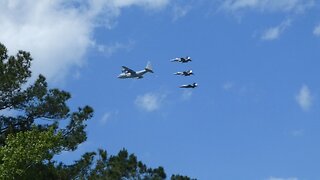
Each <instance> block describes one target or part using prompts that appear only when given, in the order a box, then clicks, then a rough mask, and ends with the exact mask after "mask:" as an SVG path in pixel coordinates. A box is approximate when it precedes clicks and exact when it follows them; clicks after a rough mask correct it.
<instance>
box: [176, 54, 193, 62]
mask: <svg viewBox="0 0 320 180" xmlns="http://www.w3.org/2000/svg"><path fill="white" fill-rule="evenodd" d="M189 61H192V60H191V57H189V56H187V57H185V58H184V57H179V58H174V59H171V62H181V63H187V62H189Z"/></svg>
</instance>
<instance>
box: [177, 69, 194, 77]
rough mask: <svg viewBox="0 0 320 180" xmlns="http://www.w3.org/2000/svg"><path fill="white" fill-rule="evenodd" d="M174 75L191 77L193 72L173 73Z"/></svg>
mask: <svg viewBox="0 0 320 180" xmlns="http://www.w3.org/2000/svg"><path fill="white" fill-rule="evenodd" d="M174 75H181V76H191V75H193V72H192V70H188V71H182V72H176V73H174Z"/></svg>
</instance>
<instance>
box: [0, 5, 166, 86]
mask: <svg viewBox="0 0 320 180" xmlns="http://www.w3.org/2000/svg"><path fill="white" fill-rule="evenodd" d="M168 3H169V0H106V1H105V0H95V1H84V0H73V1H63V0H55V1H49V0H2V1H0V27H1V28H0V42H1V43H3V44H5V45H6V46H7V48H8V50H9V54H15V53H16V52H17V50H26V51H29V52H31V54H32V56H33V58H34V61H33V64H32V71H33V73H34V75H37V74H39V73H41V74H44V75H45V76H46V77H47V78H48V79H49V80H53V81H60V80H62V79H63V78H64V77H65V76H66V75H67V74H68V72H69V71H70V69H71V68H73V67H81V66H82V65H83V64H84V63H85V56H86V54H87V51H88V49H89V48H98V47H100V49H101V46H99V45H97V43H96V42H95V39H94V38H93V37H94V36H93V35H94V30H95V28H97V27H101V26H105V27H107V28H112V27H113V26H114V24H115V20H114V19H115V18H116V17H118V16H119V15H120V14H121V9H122V8H125V7H130V6H138V7H142V8H147V9H148V10H158V9H161V8H163V7H165V6H166V5H167V4H168ZM119 48H121V47H119V44H115V46H110V47H106V46H103V48H102V49H103V50H106V51H108V52H109V54H112V52H114V51H115V50H116V49H119Z"/></svg>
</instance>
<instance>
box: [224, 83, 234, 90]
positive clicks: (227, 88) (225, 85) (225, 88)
mask: <svg viewBox="0 0 320 180" xmlns="http://www.w3.org/2000/svg"><path fill="white" fill-rule="evenodd" d="M233 87H234V83H232V82H226V83H224V84H223V85H222V88H223V89H224V90H226V91H228V90H230V89H232V88H233Z"/></svg>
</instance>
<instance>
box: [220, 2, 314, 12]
mask: <svg viewBox="0 0 320 180" xmlns="http://www.w3.org/2000/svg"><path fill="white" fill-rule="evenodd" d="M314 5H315V1H314V0H224V1H223V3H222V6H221V8H222V9H224V10H226V11H239V10H244V9H252V10H258V11H261V12H264V11H271V12H272V11H280V12H295V13H300V12H304V11H305V10H306V9H308V8H311V7H313V6H314Z"/></svg>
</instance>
